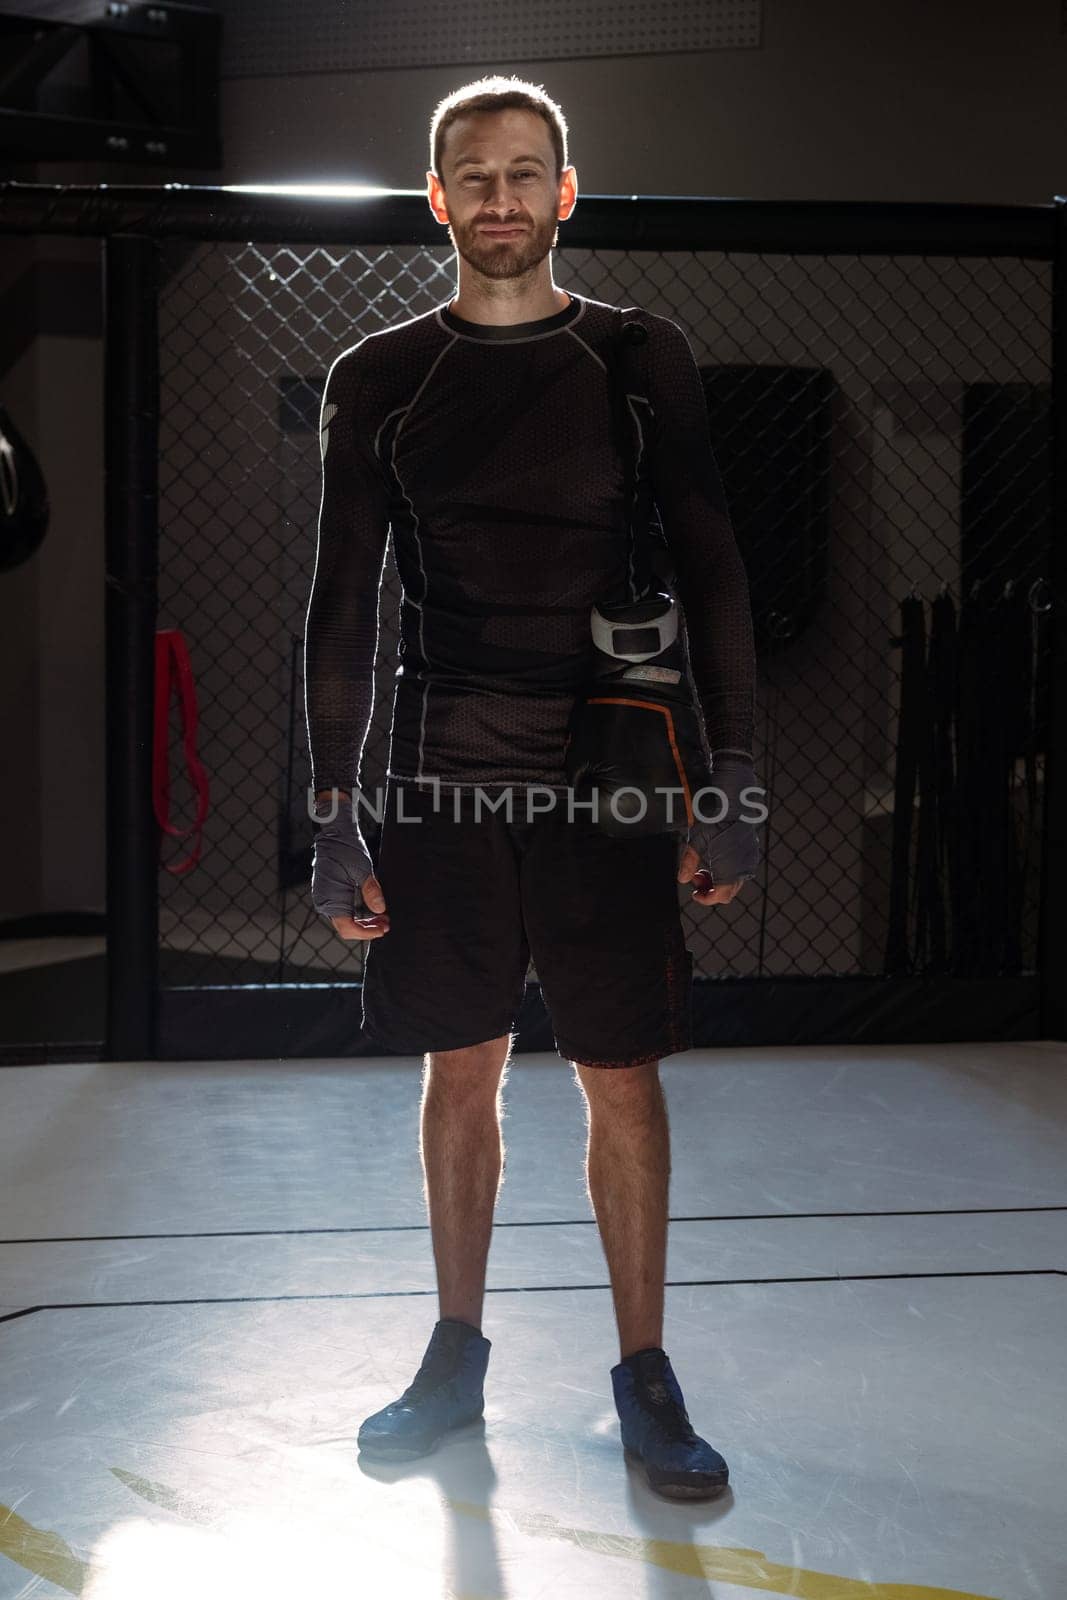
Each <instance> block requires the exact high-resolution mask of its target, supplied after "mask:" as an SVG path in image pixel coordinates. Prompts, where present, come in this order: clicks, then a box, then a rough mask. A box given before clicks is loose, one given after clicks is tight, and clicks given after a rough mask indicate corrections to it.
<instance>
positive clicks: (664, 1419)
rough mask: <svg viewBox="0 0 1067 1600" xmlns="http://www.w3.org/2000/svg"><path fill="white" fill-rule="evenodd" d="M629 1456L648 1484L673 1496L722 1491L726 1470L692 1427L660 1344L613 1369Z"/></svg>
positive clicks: (696, 1497) (699, 1497) (704, 1496)
mask: <svg viewBox="0 0 1067 1600" xmlns="http://www.w3.org/2000/svg"><path fill="white" fill-rule="evenodd" d="M611 1383H612V1387H613V1389H614V1391H615V1409H616V1410H617V1411H618V1413H619V1422H620V1424H621V1427H620V1432H621V1434H622V1442H623V1447H624V1449H625V1452H626V1459H627V1461H634V1462H636V1463H638V1464H639V1465H640V1466H643V1467H644V1469H645V1476H646V1477H647V1479H648V1482H649V1485H650V1487H651V1488H653V1489H655V1490H657V1491H658V1492H659V1493H660V1494H663V1495H669V1496H670V1497H671V1498H672V1499H674V1500H710V1499H713V1498H714V1496H715V1495H718V1494H722V1492H723V1490H724V1489H725V1488H726V1485H727V1484H728V1483H729V1481H730V1469H729V1468H728V1467H727V1465H726V1462H725V1461H724V1460H723V1458H722V1456H721V1455H720V1454H719V1452H718V1451H717V1450H713V1449H712V1448H711V1445H710V1444H708V1442H707V1440H706V1439H701V1438H700V1437H699V1435H698V1434H696V1433H694V1432H693V1428H692V1425H691V1424H690V1421H689V1414H688V1412H687V1411H686V1409H685V1401H684V1400H683V1399H682V1391H681V1389H680V1388H679V1387H678V1380H677V1378H676V1377H675V1376H674V1372H673V1370H672V1368H671V1364H670V1361H669V1360H668V1358H667V1356H666V1355H665V1354H664V1352H663V1351H662V1350H660V1349H659V1348H658V1347H650V1348H649V1349H647V1350H638V1351H636V1352H635V1353H634V1354H633V1355H632V1356H627V1357H626V1360H625V1361H620V1362H619V1365H618V1366H617V1367H612V1369H611Z"/></svg>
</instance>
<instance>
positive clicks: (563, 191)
mask: <svg viewBox="0 0 1067 1600" xmlns="http://www.w3.org/2000/svg"><path fill="white" fill-rule="evenodd" d="M559 184H560V188H559V206H558V208H557V209H558V220H559V221H560V222H566V220H567V218H568V217H569V216H570V214H571V212H572V211H573V210H574V208H575V206H576V205H577V204H578V174H577V172H576V171H575V169H574V168H573V167H564V169H563V171H562V172H561V174H560V180H559Z"/></svg>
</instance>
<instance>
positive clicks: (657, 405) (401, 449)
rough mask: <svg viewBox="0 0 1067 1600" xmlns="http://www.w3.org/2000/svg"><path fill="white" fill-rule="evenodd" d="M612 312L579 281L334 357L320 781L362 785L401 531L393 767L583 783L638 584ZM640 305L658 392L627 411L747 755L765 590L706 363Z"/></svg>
mask: <svg viewBox="0 0 1067 1600" xmlns="http://www.w3.org/2000/svg"><path fill="white" fill-rule="evenodd" d="M616 315H617V314H616V312H615V310H614V308H612V307H610V306H608V305H606V304H604V303H603V302H601V301H597V300H591V299H588V298H586V297H584V296H582V295H576V294H573V293H572V294H571V299H570V304H569V305H568V306H566V307H565V308H564V310H562V311H560V312H557V313H556V314H554V315H553V316H549V317H544V318H541V319H539V320H537V321H534V322H524V323H513V324H511V325H509V326H502V327H498V326H495V325H488V324H484V323H474V322H468V321H466V320H465V319H463V318H460V317H457V316H456V315H455V314H454V313H453V312H451V311H450V310H449V309H448V307H447V305H445V306H439V307H437V308H436V309H435V310H433V311H431V312H427V313H425V314H424V315H422V316H419V317H415V318H413V319H412V320H411V321H409V322H405V323H402V324H400V325H399V326H397V327H393V328H388V329H385V330H383V331H382V332H379V333H374V334H370V335H368V336H367V337H366V338H364V339H363V340H361V341H360V343H358V344H356V345H354V346H352V347H351V348H350V349H347V350H345V351H343V352H342V353H341V354H340V355H339V356H338V357H337V359H336V360H335V361H334V363H333V365H332V366H331V368H330V370H329V373H328V375H327V379H326V384H325V388H324V390H323V398H322V411H321V416H320V448H321V456H322V498H321V504H320V509H319V522H318V547H317V554H316V562H315V573H314V578H313V581H312V587H311V594H310V598H309V603H308V611H307V619H306V628H305V640H304V652H305V653H304V673H305V713H306V718H307V729H308V742H309V749H310V754H311V764H312V787H313V789H314V790H315V791H316V792H317V791H319V790H322V789H329V788H332V787H334V786H335V785H336V786H339V787H345V788H353V787H355V785H356V784H357V782H358V770H359V757H360V752H361V750H362V746H363V741H364V738H365V736H366V731H367V726H368V723H369V721H370V715H371V710H372V705H373V667H374V657H375V651H376V644H377V615H378V593H379V587H380V583H381V575H382V568H383V565H384V560H385V552H386V541H387V538H388V535H389V532H390V529H391V531H392V536H393V541H394V555H395V560H396V565H397V571H398V574H399V577H400V582H401V587H402V591H403V598H402V602H401V614H400V640H399V646H398V661H397V666H396V674H395V692H394V699H393V713H392V728H391V733H390V746H389V762H388V772H389V774H390V775H393V776H396V777H406V778H412V779H423V780H430V779H438V780H440V781H441V782H442V783H443V784H446V785H471V784H480V785H484V786H486V787H491V786H493V785H501V784H515V785H523V784H530V783H538V784H545V785H548V786H549V787H551V788H553V789H563V788H565V787H566V778H565V775H564V769H563V746H564V740H565V737H566V727H567V721H568V718H569V715H570V710H571V706H572V704H573V702H574V697H575V695H576V694H577V693H578V691H579V690H580V689H581V688H582V686H583V684H584V683H585V682H586V681H587V678H588V673H589V667H590V662H591V651H592V640H591V634H590V621H589V616H590V610H591V608H592V606H593V605H594V604H595V603H596V602H597V601H598V600H602V599H604V598H606V597H608V596H611V597H618V596H619V595H620V594H621V593H625V592H627V586H628V585H629V586H633V585H634V584H635V582H638V581H639V577H638V574H637V571H636V565H635V551H634V549H633V548H631V536H630V534H629V531H628V529H627V527H626V526H625V522H626V519H625V517H624V515H623V509H624V479H623V464H622V462H621V460H620V458H619V456H618V453H617V451H616V450H615V448H614V445H613V440H612V431H611V411H610V404H609V392H608V385H607V377H606V369H605V363H604V356H603V352H604V351H605V349H606V347H607V343H608V340H609V339H610V338H611V337H612V335H613V333H614V330H615V326H616V322H615V318H616ZM624 315H632V312H630V311H626V312H624ZM640 316H641V319H642V320H643V321H644V323H645V325H646V327H647V328H648V330H649V339H648V342H647V345H646V347H645V348H646V349H647V352H648V356H647V384H648V394H647V403H645V404H642V403H641V402H640V401H639V400H638V399H637V398H636V397H632V398H631V401H630V404H629V406H628V412H629V416H630V418H631V419H632V425H633V427H634V429H635V443H636V446H637V450H638V473H639V475H640V474H648V475H650V477H649V479H648V480H647V481H648V482H649V483H650V487H651V492H652V495H653V498H654V500H655V503H656V507H657V510H658V512H659V517H660V521H661V524H662V527H663V531H664V534H665V537H666V540H667V544H668V546H669V550H670V554H671V559H672V562H673V565H674V570H675V574H676V591H677V595H678V599H679V601H680V603H681V606H682V610H683V614H684V617H685V625H686V634H687V637H688V645H689V657H690V664H691V669H692V678H693V685H694V688H695V691H696V697H697V700H698V703H699V705H700V708H701V711H702V713H703V719H704V727H705V734H706V737H707V741H708V746H709V749H710V750H711V752H712V755H713V758H714V754H715V752H717V751H725V750H733V751H737V752H739V753H741V754H747V755H751V751H752V734H753V702H754V688H755V652H754V647H753V630H752V615H751V609H750V605H749V595H748V584H747V580H746V575H745V570H744V566H743V564H742V561H741V557H740V555H739V553H738V549H737V543H736V540H735V538H734V534H733V529H732V527H731V524H730V518H729V513H728V510H727V506H726V502H725V498H724V495H723V490H722V484H721V481H720V477H719V472H718V469H717V466H716V463H715V460H714V456H713V453H712V446H711V440H710V436H709V431H708V420H707V410H706V406H705V401H704V393H703V388H702V385H701V381H700V374H699V372H698V370H697V366H696V362H695V361H694V358H693V354H692V350H691V349H690V346H689V342H688V339H687V338H686V335H685V333H684V332H683V331H682V329H681V328H679V327H678V325H677V324H676V323H674V322H672V321H671V320H670V319H669V318H667V317H663V316H659V315H656V314H654V313H652V312H648V311H643V310H642V311H641V312H640ZM633 592H634V593H635V594H636V592H637V591H636V590H634V591H633Z"/></svg>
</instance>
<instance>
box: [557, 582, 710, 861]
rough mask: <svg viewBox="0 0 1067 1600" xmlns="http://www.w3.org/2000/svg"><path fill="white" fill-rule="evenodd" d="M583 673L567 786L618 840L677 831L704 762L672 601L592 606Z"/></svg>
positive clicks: (702, 781) (703, 776)
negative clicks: (588, 657)
mask: <svg viewBox="0 0 1067 1600" xmlns="http://www.w3.org/2000/svg"><path fill="white" fill-rule="evenodd" d="M591 622H592V633H593V668H592V674H591V678H590V682H589V684H588V686H587V688H586V689H585V691H584V692H583V693H582V694H580V695H579V696H578V697H577V699H576V700H575V703H574V707H573V709H572V712H571V716H570V721H569V725H568V729H567V736H566V741H565V745H564V769H565V773H566V778H567V783H568V784H569V785H570V787H571V789H572V790H573V791H574V797H575V802H576V814H577V808H578V807H579V806H580V807H582V808H583V809H584V810H585V814H586V815H588V816H589V817H590V818H591V820H592V821H593V822H595V823H596V824H597V826H598V827H600V828H601V829H603V830H604V831H605V832H606V833H608V834H611V835H613V836H615V837H618V838H628V837H630V838H632V837H637V836H642V835H645V834H652V833H667V832H671V831H678V830H682V831H684V830H685V829H686V828H687V827H689V826H690V825H691V824H692V823H693V822H694V821H695V820H696V819H695V816H694V812H693V795H694V793H695V792H696V791H698V790H699V789H700V788H701V787H703V786H704V785H706V784H707V783H708V782H709V781H711V780H710V778H709V760H708V755H707V752H706V750H705V746H704V741H703V737H702V730H701V726H700V720H699V716H698V713H697V710H696V706H695V704H694V701H693V692H692V687H691V684H690V681H689V675H688V671H687V662H686V659H685V650H684V646H683V642H682V638H681V635H680V632H679V626H678V606H677V601H676V600H675V599H674V597H673V596H672V595H670V594H669V593H667V592H666V591H664V590H658V591H656V592H654V593H653V594H651V595H649V596H647V597H646V598H645V599H643V600H638V601H626V602H620V603H618V604H607V603H602V604H600V605H597V606H594V607H593V610H592V616H591Z"/></svg>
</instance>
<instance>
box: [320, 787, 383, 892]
mask: <svg viewBox="0 0 1067 1600" xmlns="http://www.w3.org/2000/svg"><path fill="white" fill-rule="evenodd" d="M320 815H321V818H322V820H320ZM313 820H314V823H315V849H314V855H313V857H312V864H311V903H312V905H313V906H314V907H315V910H316V911H317V912H319V914H320V915H321V916H324V917H358V916H363V915H366V916H371V915H373V913H372V912H371V911H370V909H369V907H367V906H366V905H365V904H364V901H363V895H362V892H361V889H362V885H363V884H364V883H365V882H366V880H367V879H368V878H369V877H370V875H371V873H372V872H373V871H374V863H373V862H372V861H371V858H370V852H369V851H368V849H367V846H366V843H365V841H364V838H363V835H362V834H361V833H360V831H359V823H358V822H357V821H356V815H355V802H354V801H353V800H346V799H344V798H343V797H342V796H340V795H338V796H337V797H336V801H334V800H321V801H319V802H318V803H317V804H316V807H315V816H314V818H313Z"/></svg>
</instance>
